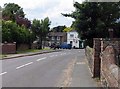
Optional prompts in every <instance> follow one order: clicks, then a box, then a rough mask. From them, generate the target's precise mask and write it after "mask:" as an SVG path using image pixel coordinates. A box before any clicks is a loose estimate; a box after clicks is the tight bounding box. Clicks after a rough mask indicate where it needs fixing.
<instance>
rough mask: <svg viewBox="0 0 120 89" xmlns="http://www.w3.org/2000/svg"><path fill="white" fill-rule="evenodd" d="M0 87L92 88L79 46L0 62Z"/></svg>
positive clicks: (93, 84)
mask: <svg viewBox="0 0 120 89" xmlns="http://www.w3.org/2000/svg"><path fill="white" fill-rule="evenodd" d="M0 76H2V86H3V87H86V86H87V87H95V86H96V84H95V83H94V81H93V80H92V79H91V76H90V73H89V69H88V66H87V63H86V60H85V56H84V50H83V49H71V50H63V51H60V52H53V53H46V54H39V55H34V56H26V57H20V58H14V59H7V60H3V61H2V73H0Z"/></svg>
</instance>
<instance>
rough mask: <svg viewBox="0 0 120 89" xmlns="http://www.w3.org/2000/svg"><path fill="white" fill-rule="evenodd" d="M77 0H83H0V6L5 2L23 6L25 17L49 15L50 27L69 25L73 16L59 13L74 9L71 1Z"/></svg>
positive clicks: (40, 17)
mask: <svg viewBox="0 0 120 89" xmlns="http://www.w3.org/2000/svg"><path fill="white" fill-rule="evenodd" d="M74 1H77V2H79V3H81V2H82V1H84V0H0V6H2V7H3V6H4V4H5V3H15V4H18V5H19V6H20V7H21V8H23V11H24V13H25V14H26V16H25V17H26V18H28V19H29V20H31V21H32V20H33V19H38V20H41V19H44V18H45V17H49V19H50V21H51V25H50V27H51V28H52V27H55V26H59V25H66V26H67V27H69V26H71V24H72V21H74V19H73V18H70V17H64V16H62V15H61V13H71V12H72V11H74V10H75V8H74V7H73V2H74Z"/></svg>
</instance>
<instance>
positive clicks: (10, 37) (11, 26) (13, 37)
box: [2, 21, 35, 44]
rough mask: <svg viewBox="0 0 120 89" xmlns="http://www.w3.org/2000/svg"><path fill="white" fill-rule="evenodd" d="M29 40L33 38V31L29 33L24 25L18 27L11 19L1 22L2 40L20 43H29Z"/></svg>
mask: <svg viewBox="0 0 120 89" xmlns="http://www.w3.org/2000/svg"><path fill="white" fill-rule="evenodd" d="M30 40H31V41H33V40H35V36H34V34H33V33H30V31H29V30H28V29H26V28H25V27H24V26H23V27H20V26H18V25H17V24H16V23H15V22H12V21H3V22H2V42H5V41H7V42H16V43H17V44H20V43H29V42H30Z"/></svg>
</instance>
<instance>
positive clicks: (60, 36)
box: [48, 32, 67, 46]
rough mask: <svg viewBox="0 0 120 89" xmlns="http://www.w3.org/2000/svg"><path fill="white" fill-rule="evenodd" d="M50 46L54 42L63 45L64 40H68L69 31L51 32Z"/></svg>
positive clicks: (49, 35)
mask: <svg viewBox="0 0 120 89" xmlns="http://www.w3.org/2000/svg"><path fill="white" fill-rule="evenodd" d="M48 38H49V46H50V45H51V44H53V43H55V44H58V45H61V44H62V43H64V42H67V33H66V32H49V33H48Z"/></svg>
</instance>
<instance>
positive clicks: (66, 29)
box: [63, 27, 72, 32]
mask: <svg viewBox="0 0 120 89" xmlns="http://www.w3.org/2000/svg"><path fill="white" fill-rule="evenodd" d="M71 30H72V28H71V27H66V28H65V29H64V30H63V32H70V31H71Z"/></svg>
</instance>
